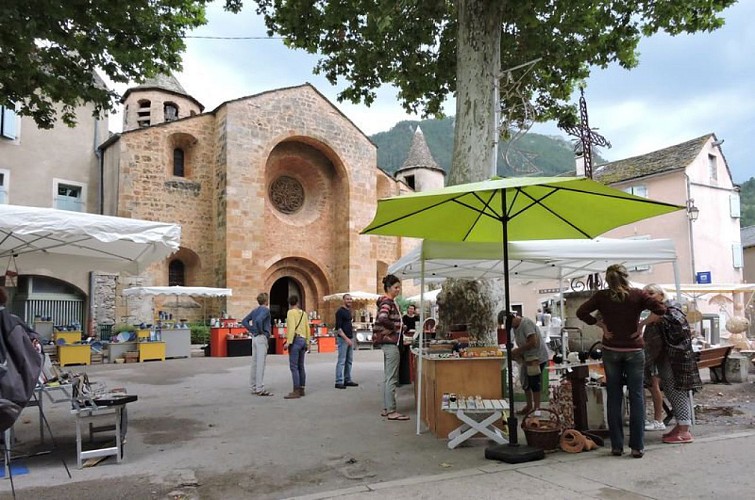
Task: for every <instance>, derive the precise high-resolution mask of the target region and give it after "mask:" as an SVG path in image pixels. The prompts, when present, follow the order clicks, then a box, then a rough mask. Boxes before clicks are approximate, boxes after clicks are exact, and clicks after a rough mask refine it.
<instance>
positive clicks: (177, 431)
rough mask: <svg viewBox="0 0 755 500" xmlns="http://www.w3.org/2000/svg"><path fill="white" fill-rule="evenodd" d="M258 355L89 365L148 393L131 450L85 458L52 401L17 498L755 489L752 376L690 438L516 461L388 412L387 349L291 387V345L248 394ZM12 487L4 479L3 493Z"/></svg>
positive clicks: (402, 397) (24, 430) (331, 361)
mask: <svg viewBox="0 0 755 500" xmlns="http://www.w3.org/2000/svg"><path fill="white" fill-rule="evenodd" d="M248 362H249V359H248V358H192V359H184V360H168V361H166V362H150V363H144V364H128V365H99V366H91V367H86V371H87V373H88V374H89V376H90V378H91V379H92V380H93V381H97V382H102V383H104V384H106V385H107V386H108V387H111V388H112V387H122V386H124V387H126V388H127V389H128V391H129V392H130V393H133V394H137V395H138V396H139V401H138V402H136V403H133V404H130V405H129V408H128V412H129V429H128V438H127V445H126V453H127V457H126V461H125V462H123V463H121V464H116V463H115V461H114V459H113V458H108V459H107V460H105V461H104V462H102V463H101V464H99V465H97V466H96V467H91V468H87V469H82V470H79V469H77V468H76V465H75V433H74V432H75V430H74V426H73V419H72V416H71V415H70V414H69V412H68V410H69V407H68V405H67V404H64V403H61V404H57V405H51V406H48V407H47V417H48V419H49V420H50V423H51V424H52V428H53V432H54V435H55V436H54V437H55V439H56V443H57V447H56V450H55V451H54V452H53V453H52V454H48V455H43V456H36V457H32V458H27V459H24V460H23V462H24V463H25V465H26V466H27V467H28V468H29V473H28V474H24V475H20V476H16V478H15V485H16V489H17V492H18V496H19V498H34V499H46V498H51V499H52V498H55V499H60V498H81V499H89V498H92V499H95V498H96V499H109V498H114V499H115V498H156V499H162V498H202V499H221V498H222V499H235V498H286V497H296V496H307V495H310V496H311V497H312V498H329V497H334V496H345V497H346V498H361V497H366V498H372V497H374V498H377V497H386V496H389V495H390V496H392V497H399V498H409V497H419V498H430V497H452V496H453V497H457V498H458V497H460V496H462V495H463V497H467V498H472V497H477V498H500V497H501V496H502V495H503V493H502V492H503V491H505V492H506V495H517V494H518V495H520V496H535V495H537V496H541V495H547V494H552V495H554V496H553V498H577V497H580V498H585V497H588V498H640V497H642V498H675V497H676V498H680V497H684V498H709V497H711V496H713V493H712V492H713V491H715V492H716V495H726V496H728V497H729V498H750V497H751V495H750V494H745V493H746V492H747V491H748V490H749V491H751V490H752V489H753V487H755V477H753V476H752V474H751V473H750V470H751V466H750V463H749V461H748V459H749V458H750V455H751V450H752V449H755V425H754V424H753V416H752V405H751V404H750V403H755V390H754V389H753V388H755V385H754V384H752V383H745V384H737V385H732V386H706V389H705V390H704V391H703V393H702V394H700V396H699V397H698V398H697V402H698V403H700V404H702V405H703V406H705V401H707V397H706V396H705V394H706V393H709V394H712V395H713V396H715V397H718V398H719V399H726V394H727V392H725V391H733V392H731V393H732V394H734V393H735V392H736V396H734V398H735V400H730V401H728V402H725V404H724V403H721V402H720V401H719V402H718V403H717V405H718V406H727V405H728V406H734V407H736V408H735V411H736V412H739V413H736V418H730V417H726V416H725V415H724V416H722V417H721V418H720V419H719V418H714V417H715V415H714V414H713V413H706V415H707V417H709V418H706V420H705V421H703V419H701V422H700V424H701V425H699V426H698V427H697V428H696V429H695V434H696V437H697V440H696V441H695V443H693V444H689V445H662V444H661V443H660V435H659V434H660V433H654V434H649V435H648V438H647V442H648V452H647V454H646V456H645V458H644V459H642V460H635V459H631V458H628V457H620V458H616V457H610V456H608V451H607V449H602V450H598V451H595V452H591V453H583V454H579V455H568V454H565V453H562V452H558V453H552V454H548V455H547V456H546V459H545V460H543V461H540V462H534V463H530V464H522V465H517V466H512V465H507V464H499V463H497V462H491V461H488V460H485V459H484V455H483V451H484V447H485V446H486V445H487V443H486V442H485V441H483V440H478V441H477V442H476V443H473V444H471V445H470V446H465V447H461V448H457V449H455V450H449V449H448V448H447V447H446V443H445V441H443V440H439V439H436V438H435V437H433V436H432V435H430V434H428V433H425V434H422V435H420V436H417V435H416V432H415V431H416V422H415V421H414V416H413V415H412V420H411V421H409V422H389V421H386V420H385V419H382V418H380V416H379V412H380V409H381V407H382V403H381V392H380V381H381V379H382V355H381V352H380V351H359V352H358V353H357V355H356V356H355V368H354V373H355V375H354V378H355V380H356V381H358V382H360V386H359V387H358V388H350V389H347V390H336V389H334V388H333V383H334V380H333V379H334V375H333V370H334V365H335V354H312V355H310V356H308V358H307V368H308V375H309V381H308V383H307V396H306V397H305V398H303V399H301V400H284V399H283V397H282V396H283V395H284V394H285V393H287V392H288V391H289V390H290V374H289V372H288V366H287V359H286V358H284V357H282V356H269V357H268V370H267V374H266V381H267V382H268V383H267V385H268V388H269V389H270V390H271V391H272V392H274V393H275V397H272V398H262V397H256V396H252V395H250V394H249V390H248V387H247V386H248V377H249V368H248ZM70 368H71V369H72V370H79V369H84V367H70ZM732 387H736V390H731V389H729V388H732ZM718 394H722V396H718ZM745 399H746V400H747V402H746V403H745ZM739 400H742V402H743V404H742V405H739V402H738V401H739ZM732 401H733V402H732ZM413 407H414V403H413V396H412V393H411V388H410V387H403V388H400V389H399V409H400V410H402V411H405V412H411V411H412V409H413ZM732 413H734V411H732ZM721 419H723V420H721ZM37 424H38V422H37V416H36V409H35V408H30V409H27V410H25V411H24V414H23V415H22V416H21V419H20V422H19V423H18V424H17V426H16V430H17V434H16V435H17V439H18V443H17V449H18V450H19V451H20V450H26V451H34V450H37V449H40V448H39V446H38V444H37V443H38V440H39V436H38V427H37ZM48 444H49V443H48ZM61 458H65V460H66V461H67V462H68V464H69V467H70V468H71V473H72V475H73V478H72V479H69V478H68V477H67V475H66V473H65V469H64V468H63V466H62V465H61V462H60V460H61ZM723 478H731V480H724V479H723ZM9 491H10V487H9V484H8V481H7V480H0V498H8V497H9ZM313 495H314V496H313Z"/></svg>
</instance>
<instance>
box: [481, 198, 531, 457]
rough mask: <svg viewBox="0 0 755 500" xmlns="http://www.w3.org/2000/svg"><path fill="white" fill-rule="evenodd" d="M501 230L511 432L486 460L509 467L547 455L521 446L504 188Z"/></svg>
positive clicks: (492, 449)
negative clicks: (513, 360)
mask: <svg viewBox="0 0 755 500" xmlns="http://www.w3.org/2000/svg"><path fill="white" fill-rule="evenodd" d="M500 192H501V226H502V227H501V228H502V230H503V238H502V239H503V291H504V293H505V294H506V295H505V297H504V302H503V303H504V307H505V308H506V325H505V326H506V332H507V335H506V367H507V372H508V373H507V374H506V378H507V381H506V385H507V386H508V398H509V401H508V403H509V416H508V418H507V419H506V425H507V427H508V430H509V442H508V444H502V445H496V446H490V447H488V448H486V449H485V458H488V459H491V460H501V461H503V462H506V463H510V464H517V463H523V462H532V461H534V460H541V459H543V458H545V452H544V451H543V450H542V449H540V448H534V447H531V446H522V445H520V444H519V436H518V434H519V421H518V419H517V418H516V412H515V411H514V374H513V367H514V364H513V362H512V359H511V350H512V349H513V344H512V339H513V337H514V329H513V325H512V324H511V323H512V321H511V317H510V316H509V313H510V310H511V297H510V294H509V224H508V222H509V221H508V213H507V211H506V190H505V189H501V191H500Z"/></svg>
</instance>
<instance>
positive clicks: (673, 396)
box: [643, 284, 703, 444]
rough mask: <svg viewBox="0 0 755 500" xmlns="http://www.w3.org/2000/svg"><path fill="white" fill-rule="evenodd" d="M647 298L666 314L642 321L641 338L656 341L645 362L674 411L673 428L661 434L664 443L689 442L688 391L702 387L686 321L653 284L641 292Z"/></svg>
mask: <svg viewBox="0 0 755 500" xmlns="http://www.w3.org/2000/svg"><path fill="white" fill-rule="evenodd" d="M643 290H644V291H645V293H647V294H648V295H649V296H651V297H653V298H655V299H657V300H659V301H662V302H664V303H665V305H666V313H665V314H664V315H663V316H660V317H652V316H651V317H648V318H647V319H645V320H644V321H643V323H644V324H645V325H647V326H646V327H645V338H646V339H649V338H653V339H656V340H657V341H658V344H659V345H660V349H658V350H657V351H656V352H653V353H651V354H650V355H651V356H652V357H653V359H651V360H649V363H653V364H655V367H656V368H657V370H658V376H659V377H660V379H661V387H662V388H663V392H664V393H665V394H666V397H667V398H668V400H669V402H670V403H671V407H672V408H673V410H674V418H675V419H676V426H675V427H674V428H673V429H671V431H669V432H667V433H666V434H664V435H663V442H664V443H669V444H673V443H691V442H692V441H693V438H692V433H690V430H689V429H690V426H691V425H692V401H691V399H690V396H689V391H691V390H697V389H700V388H701V387H702V385H703V384H702V381H701V380H700V372H699V371H698V368H697V362H696V361H695V357H694V353H693V352H692V335H691V332H690V329H689V324H688V323H687V318H686V317H685V315H684V312H682V310H681V308H680V307H679V304H678V303H676V302H674V301H672V300H670V299H667V298H666V294H665V293H664V291H663V288H661V287H660V286H658V285H656V284H650V285H647V286H646V287H645V288H644V289H643Z"/></svg>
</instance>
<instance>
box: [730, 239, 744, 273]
mask: <svg viewBox="0 0 755 500" xmlns="http://www.w3.org/2000/svg"><path fill="white" fill-rule="evenodd" d="M731 261H732V265H733V266H734V267H735V268H736V269H741V268H743V267H744V256H743V255H742V243H740V242H739V241H735V242H734V243H732V244H731Z"/></svg>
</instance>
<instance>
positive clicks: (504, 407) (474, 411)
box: [441, 399, 509, 449]
mask: <svg viewBox="0 0 755 500" xmlns="http://www.w3.org/2000/svg"><path fill="white" fill-rule="evenodd" d="M441 410H443V411H445V412H447V413H453V414H454V415H456V418H458V419H459V420H460V421H461V422H462V423H461V425H460V426H459V427H457V428H456V429H454V430H452V431H451V432H449V433H448V447H449V448H450V449H454V448H456V447H457V446H459V445H460V444H461V443H463V442H464V441H466V440H467V439H469V438H471V437H472V436H474V435H476V434H478V433H479V434H483V435H485V436H487V437H489V438H490V439H492V440H493V441H495V442H496V443H498V444H505V443H508V440H507V439H506V438H505V437H504V435H503V432H501V429H499V428H498V427H496V426H495V425H494V424H495V423H496V422H498V421H499V420H501V419H503V418H505V417H507V416H508V411H509V404H508V402H507V401H506V400H505V399H483V400H481V401H480V400H478V401H477V402H476V403H474V404H471V405H470V404H467V402H466V401H463V400H460V401H455V402H449V403H448V404H447V405H441Z"/></svg>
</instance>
